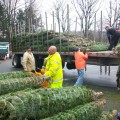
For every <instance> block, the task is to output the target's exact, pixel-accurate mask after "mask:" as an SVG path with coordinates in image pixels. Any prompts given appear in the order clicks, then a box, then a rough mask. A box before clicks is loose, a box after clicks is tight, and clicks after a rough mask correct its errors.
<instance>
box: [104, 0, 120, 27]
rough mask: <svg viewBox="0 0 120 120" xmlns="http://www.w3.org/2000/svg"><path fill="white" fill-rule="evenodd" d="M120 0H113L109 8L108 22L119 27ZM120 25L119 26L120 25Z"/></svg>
mask: <svg viewBox="0 0 120 120" xmlns="http://www.w3.org/2000/svg"><path fill="white" fill-rule="evenodd" d="M119 19H120V1H119V0H115V1H113V0H111V1H110V2H109V6H108V9H107V18H106V23H107V24H108V25H110V26H115V27H119V26H120V25H119V24H120V23H119V22H120V21H119ZM118 25H119V26H118Z"/></svg>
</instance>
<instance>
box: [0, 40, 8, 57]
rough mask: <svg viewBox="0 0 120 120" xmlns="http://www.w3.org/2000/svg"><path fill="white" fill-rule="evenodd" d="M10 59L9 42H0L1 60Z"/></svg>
mask: <svg viewBox="0 0 120 120" xmlns="http://www.w3.org/2000/svg"><path fill="white" fill-rule="evenodd" d="M5 57H7V58H9V42H0V59H4V58H5Z"/></svg>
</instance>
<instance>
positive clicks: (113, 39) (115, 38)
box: [108, 33, 120, 50]
mask: <svg viewBox="0 0 120 120" xmlns="http://www.w3.org/2000/svg"><path fill="white" fill-rule="evenodd" d="M119 38H120V33H115V34H114V35H113V36H112V37H111V41H110V46H109V47H108V50H112V48H113V47H115V46H116V45H117V44H118V40H119Z"/></svg>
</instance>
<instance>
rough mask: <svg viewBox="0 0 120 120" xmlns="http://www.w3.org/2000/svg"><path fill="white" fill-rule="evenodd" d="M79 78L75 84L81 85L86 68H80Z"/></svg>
mask: <svg viewBox="0 0 120 120" xmlns="http://www.w3.org/2000/svg"><path fill="white" fill-rule="evenodd" d="M77 71H78V79H77V81H76V83H75V85H74V86H81V85H82V84H83V79H84V69H78V70H77Z"/></svg>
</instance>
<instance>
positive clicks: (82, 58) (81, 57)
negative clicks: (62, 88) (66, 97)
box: [74, 48, 88, 86]
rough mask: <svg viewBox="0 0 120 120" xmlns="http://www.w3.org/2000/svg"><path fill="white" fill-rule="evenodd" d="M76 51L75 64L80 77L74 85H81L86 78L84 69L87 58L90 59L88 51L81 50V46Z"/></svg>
mask: <svg viewBox="0 0 120 120" xmlns="http://www.w3.org/2000/svg"><path fill="white" fill-rule="evenodd" d="M75 51H76V52H75V53H74V58H75V66H76V69H77V71H78V79H77V81H76V83H75V85H74V86H81V85H82V84H83V79H84V69H85V67H86V60H87V59H88V54H87V52H84V53H83V52H81V51H80V49H79V48H76V50H75Z"/></svg>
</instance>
